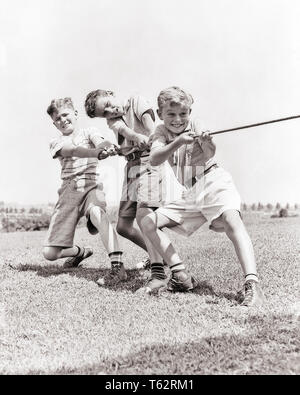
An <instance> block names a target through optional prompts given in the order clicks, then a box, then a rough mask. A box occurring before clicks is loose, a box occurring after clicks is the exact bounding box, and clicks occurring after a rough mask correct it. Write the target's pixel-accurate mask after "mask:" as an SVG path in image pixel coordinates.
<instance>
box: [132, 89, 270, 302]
mask: <svg viewBox="0 0 300 395" xmlns="http://www.w3.org/2000/svg"><path fill="white" fill-rule="evenodd" d="M192 104H193V98H192V97H191V96H190V95H189V94H187V93H186V92H185V91H183V90H182V89H180V88H178V87H171V88H168V89H165V90H163V91H162V92H160V94H159V96H158V116H159V118H160V119H161V120H162V121H163V125H160V126H158V128H157V129H156V132H155V135H154V138H153V143H152V148H151V156H150V162H151V164H152V165H154V166H156V165H160V164H161V163H163V162H164V161H166V160H170V159H173V163H176V174H177V176H178V177H179V179H180V180H181V182H182V183H183V184H185V185H186V186H187V187H188V189H187V190H186V191H185V192H184V193H183V195H182V198H181V199H178V200H176V201H174V202H173V203H171V204H168V205H166V206H164V207H162V208H159V209H158V210H157V211H156V212H155V213H151V214H150V215H148V216H147V217H145V218H144V219H143V220H142V221H141V224H140V226H141V229H142V231H143V233H144V234H147V237H148V239H149V240H150V241H151V242H152V244H153V246H154V248H155V250H156V251H157V252H159V254H160V255H161V256H162V257H163V259H164V260H165V262H167V263H168V264H169V266H170V269H171V273H172V276H171V280H170V282H169V289H170V290H172V291H177V290H180V291H188V290H191V289H193V288H194V286H195V282H194V280H193V278H192V277H191V276H190V275H189V274H188V273H187V272H186V271H185V266H184V264H183V262H182V260H181V258H180V257H179V255H178V254H177V253H176V251H175V249H174V247H173V246H172V244H171V242H170V240H169V238H168V236H167V235H166V234H165V233H163V232H162V231H161V229H162V228H163V227H173V230H175V231H177V232H178V233H181V234H184V235H187V236H189V235H191V234H192V233H193V232H195V231H196V230H197V229H198V228H199V227H200V226H201V225H203V224H204V223H205V222H206V221H208V222H209V223H210V229H212V230H215V231H218V232H220V231H224V232H225V233H226V235H227V236H228V238H229V239H230V240H231V241H232V243H233V245H234V248H235V251H236V254H237V257H238V259H239V262H240V264H241V266H242V269H243V272H244V275H245V284H244V289H245V298H244V301H243V303H242V305H243V306H254V305H261V304H262V303H263V302H264V295H263V292H262V290H261V288H260V286H259V284H258V277H257V272H256V263H255V258H254V252H253V246H252V242H251V240H250V237H249V235H248V233H247V231H246V229H245V226H244V224H243V222H242V220H241V216H240V211H239V210H240V196H239V194H238V192H237V190H236V188H235V186H234V184H233V181H232V178H231V176H230V174H229V173H227V172H226V171H225V170H223V169H222V168H220V167H218V165H217V164H216V161H215V159H214V155H215V151H216V146H215V144H214V142H213V141H212V137H211V136H210V135H209V134H208V133H201V132H200V130H201V125H200V124H199V121H192V120H191V119H190V114H191V106H192ZM174 157H175V160H174ZM153 280H154V281H155V284H156V287H157V288H158V289H165V287H166V280H161V281H160V282H159V281H157V279H155V278H154V279H153Z"/></svg>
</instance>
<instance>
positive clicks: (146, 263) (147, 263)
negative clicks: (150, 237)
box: [142, 258, 151, 270]
mask: <svg viewBox="0 0 300 395" xmlns="http://www.w3.org/2000/svg"><path fill="white" fill-rule="evenodd" d="M142 262H143V267H144V269H145V270H147V269H150V267H151V262H150V259H149V258H144V259H142Z"/></svg>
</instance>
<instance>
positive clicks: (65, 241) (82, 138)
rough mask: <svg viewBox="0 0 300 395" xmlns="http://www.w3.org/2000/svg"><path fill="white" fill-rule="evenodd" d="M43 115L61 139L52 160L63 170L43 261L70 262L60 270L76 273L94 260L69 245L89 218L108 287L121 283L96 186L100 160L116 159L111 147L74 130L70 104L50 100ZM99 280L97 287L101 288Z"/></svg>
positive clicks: (118, 256)
mask: <svg viewBox="0 0 300 395" xmlns="http://www.w3.org/2000/svg"><path fill="white" fill-rule="evenodd" d="M47 113H48V114H49V115H50V117H51V118H52V120H53V124H54V125H55V126H56V128H57V129H58V130H59V131H60V132H61V136H59V137H57V138H55V139H54V140H52V141H51V143H50V151H51V154H52V157H53V158H58V159H59V161H60V164H61V178H62V181H63V182H62V186H61V188H60V189H59V190H58V195H59V198H58V202H57V204H56V206H55V208H54V213H53V215H52V217H51V221H50V226H49V230H48V235H47V239H46V241H45V246H44V249H43V255H44V257H45V258H46V259H47V260H50V261H54V260H56V259H60V258H65V257H68V259H67V260H66V261H65V263H64V267H66V268H70V267H77V266H78V265H79V264H80V263H81V262H82V261H83V260H84V259H86V258H88V257H89V256H91V255H92V254H93V251H92V249H91V248H89V247H80V246H76V245H73V239H74V234H75V228H76V225H77V223H78V221H79V219H80V217H82V216H86V218H87V228H88V230H89V232H90V233H91V234H96V233H98V232H99V233H100V236H101V240H102V242H103V244H104V246H105V248H106V250H107V252H108V255H109V258H110V261H111V271H110V273H109V275H108V276H107V277H106V278H105V280H106V282H109V281H114V282H119V281H125V280H126V277H127V275H126V272H125V268H124V265H123V263H122V252H121V251H120V248H119V241H118V236H117V234H116V231H115V230H114V228H113V226H112V225H111V223H110V221H109V219H108V216H107V214H106V211H105V209H106V201H105V193H104V191H103V185H102V184H97V177H98V174H97V166H98V159H105V158H106V157H108V155H114V154H116V152H115V150H114V148H113V146H112V144H111V143H110V142H109V141H107V140H104V138H103V137H102V136H101V135H100V134H99V133H98V132H97V130H95V129H78V128H77V110H75V109H74V105H73V102H72V100H71V98H68V97H67V98H63V99H56V100H52V102H51V104H50V105H49V107H48V109H47ZM102 283H103V279H101V280H100V283H99V285H103V284H102Z"/></svg>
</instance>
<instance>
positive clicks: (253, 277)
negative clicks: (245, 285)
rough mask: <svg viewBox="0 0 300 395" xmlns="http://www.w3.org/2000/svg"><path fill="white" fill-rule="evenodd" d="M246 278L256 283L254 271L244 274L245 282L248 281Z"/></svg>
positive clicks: (256, 278)
mask: <svg viewBox="0 0 300 395" xmlns="http://www.w3.org/2000/svg"><path fill="white" fill-rule="evenodd" d="M248 280H251V281H255V282H256V283H258V277H257V274H255V273H249V274H246V276H245V282H246V281H248Z"/></svg>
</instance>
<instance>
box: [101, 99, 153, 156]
mask: <svg viewBox="0 0 300 395" xmlns="http://www.w3.org/2000/svg"><path fill="white" fill-rule="evenodd" d="M124 107H125V114H124V115H123V116H122V118H121V120H120V118H118V119H116V120H109V121H107V123H108V126H109V127H110V129H112V130H113V131H114V133H115V135H116V138H117V141H118V144H119V145H120V147H121V148H122V149H124V148H128V153H129V152H130V151H131V149H130V148H131V147H132V146H133V145H134V143H133V142H132V141H129V140H127V139H126V138H124V137H123V136H122V135H120V134H119V132H118V129H119V127H120V125H122V123H121V124H120V121H121V122H122V121H123V122H124V123H125V124H126V126H127V127H128V128H130V129H132V130H133V131H134V132H135V133H139V134H142V135H144V136H149V131H148V130H147V129H146V128H145V127H144V125H143V122H142V116H143V115H144V114H145V113H149V114H150V115H151V117H152V119H153V121H155V116H154V111H153V108H152V107H151V105H150V103H149V102H148V101H147V100H146V99H145V98H144V97H142V96H140V95H136V96H132V97H130V98H129V99H128V100H127V101H126V103H125V106H124Z"/></svg>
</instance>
